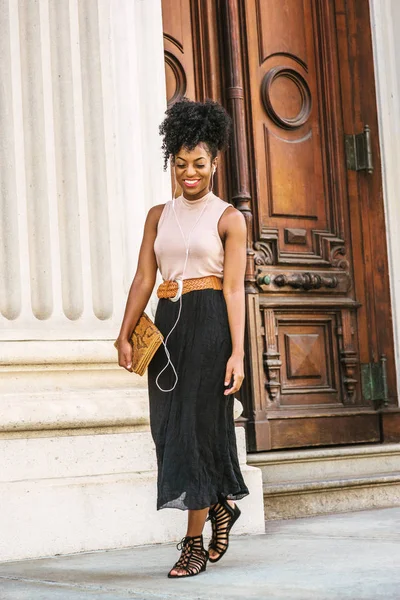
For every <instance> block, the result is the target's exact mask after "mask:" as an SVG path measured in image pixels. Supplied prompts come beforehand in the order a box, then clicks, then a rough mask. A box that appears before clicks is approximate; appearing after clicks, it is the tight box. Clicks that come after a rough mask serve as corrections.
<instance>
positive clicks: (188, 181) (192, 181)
mask: <svg viewBox="0 0 400 600" xmlns="http://www.w3.org/2000/svg"><path fill="white" fill-rule="evenodd" d="M184 181H185V185H187V186H189V187H194V186H195V185H197V184H198V183H199V181H200V179H194V180H191V179H185V180H184Z"/></svg>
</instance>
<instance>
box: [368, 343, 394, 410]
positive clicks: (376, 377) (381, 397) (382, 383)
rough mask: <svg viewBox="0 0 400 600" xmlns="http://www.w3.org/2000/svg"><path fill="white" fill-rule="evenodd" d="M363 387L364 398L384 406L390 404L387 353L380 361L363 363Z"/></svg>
mask: <svg viewBox="0 0 400 600" xmlns="http://www.w3.org/2000/svg"><path fill="white" fill-rule="evenodd" d="M361 387H362V395H363V398H364V400H369V401H370V402H376V403H377V404H378V405H379V406H384V407H386V406H387V405H388V404H389V396H388V386H387V374H386V356H385V355H382V356H381V360H380V362H377V363H366V364H362V365H361Z"/></svg>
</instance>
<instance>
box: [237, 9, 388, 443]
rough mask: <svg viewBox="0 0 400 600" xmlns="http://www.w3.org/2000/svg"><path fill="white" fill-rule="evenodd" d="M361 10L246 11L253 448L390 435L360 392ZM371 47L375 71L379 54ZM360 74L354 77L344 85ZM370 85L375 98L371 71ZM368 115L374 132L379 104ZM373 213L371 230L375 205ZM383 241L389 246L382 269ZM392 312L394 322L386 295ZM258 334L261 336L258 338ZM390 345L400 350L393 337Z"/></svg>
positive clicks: (250, 426)
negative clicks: (355, 39) (352, 164)
mask: <svg viewBox="0 0 400 600" xmlns="http://www.w3.org/2000/svg"><path fill="white" fill-rule="evenodd" d="M353 4H354V3H352V2H348V3H347V6H345V3H344V2H342V1H341V0H338V1H337V2H335V1H332V0H319V1H316V0H285V1H284V2H282V1H281V0H267V1H265V0H246V1H245V2H244V4H243V5H242V9H243V10H242V19H243V21H244V22H245V23H246V35H245V37H244V39H243V51H244V54H245V56H247V73H246V80H247V81H246V83H247V90H248V93H249V99H250V103H249V139H250V148H251V155H252V162H253V164H254V165H255V168H254V169H253V172H252V173H253V179H252V194H251V195H252V213H253V235H254V245H253V248H254V250H255V274H254V279H255V281H256V284H257V288H258V293H256V294H254V295H251V294H249V295H248V327H249V331H248V343H249V345H250V346H252V351H251V352H250V353H249V356H250V361H249V365H248V375H249V379H250V383H251V385H250V384H249V383H248V385H247V389H246V394H244V396H245V397H246V401H247V413H246V417H247V422H246V425H247V429H248V433H249V437H250V447H251V448H252V449H254V450H263V449H270V448H284V447H293V446H312V445H328V444H341V443H357V442H374V441H379V440H380V430H379V418H378V413H377V411H376V406H375V405H374V403H373V401H372V398H369V399H367V398H366V397H365V394H364V393H363V390H362V388H361V368H360V362H361V361H360V358H361V357H360V345H359V340H360V336H359V328H360V326H361V327H364V326H365V321H363V319H362V318H361V319H360V317H359V309H360V307H363V303H362V302H360V300H363V299H364V298H365V296H366V289H365V281H363V277H364V273H363V270H364V268H363V265H362V262H361V261H363V260H365V257H366V254H365V253H364V255H360V254H359V245H362V244H363V243H364V237H365V240H366V238H367V237H368V236H369V235H370V232H369V231H368V228H367V227H364V228H362V229H361V230H357V229H356V227H355V226H354V225H353V224H352V222H351V216H353V217H355V218H356V219H360V218H362V217H363V213H362V209H361V206H362V202H363V196H362V188H361V187H359V188H358V189H357V188H354V183H355V180H354V175H356V174H351V175H349V173H348V171H347V168H346V155H345V126H349V125H350V127H351V129H350V131H349V130H347V131H346V133H355V131H354V127H357V126H358V127H360V126H361V127H362V123H360V118H359V119H356V118H354V117H355V115H356V108H357V101H358V95H359V94H360V93H361V90H360V86H359V81H357V78H356V76H357V71H356V62H357V61H356V60H354V62H352V57H351V56H349V55H348V54H347V50H346V48H347V43H348V40H349V37H350V28H351V27H352V26H353V25H354V22H355V23H356V25H358V26H359V25H360V23H357V18H360V17H358V16H357V15H356V14H355V11H354V10H353V9H352V8H351V6H352V5H353ZM349 7H350V8H349ZM365 24H367V27H368V26H369V23H368V21H367V22H366V23H364V25H365ZM250 32H251V34H250ZM363 51H364V54H365V53H367V54H368V52H369V56H368V58H369V60H370V62H371V63H372V51H371V48H370V47H368V45H367V46H366V47H364V49H363ZM357 53H358V54H359V51H358V50H357V49H356V54H357ZM358 58H359V56H358ZM364 58H365V56H364ZM351 76H352V77H353V78H354V80H353V81H351V80H350V79H346V78H350V77H351ZM369 78H370V84H371V89H372V90H373V73H372V77H371V72H370V73H369ZM358 108H360V107H358ZM368 108H369V113H370V114H369V117H370V118H372V120H373V122H374V125H375V124H376V107H375V104H374V103H371V104H370V106H369V107H368ZM371 113H372V115H371ZM357 116H358V117H360V116H361V110H360V113H359V115H357ZM378 160H379V158H378ZM356 177H364V178H366V177H370V178H375V180H376V179H378V184H377V185H378V186H379V185H380V180H379V172H378V173H377V174H374V175H368V174H367V173H363V174H360V175H356ZM368 185H369V184H368ZM375 185H376V183H375ZM355 206H357V207H358V208H355ZM364 218H365V219H366V221H365V225H366V223H367V220H368V219H370V215H368V214H367V213H366V211H365V209H364ZM354 245H355V246H356V250H357V252H358V255H357V261H355V260H354V258H353V257H354V253H353V246H354ZM384 245H385V244H384V240H383V247H382V249H381V250H380V256H382V257H383V260H384V261H385V260H386V254H385V247H384ZM371 283H372V282H371ZM369 285H371V284H369ZM357 292H359V293H357ZM385 310H386V318H387V319H388V321H389V322H390V298H389V294H388V293H387V294H386V309H385ZM258 313H260V315H258ZM382 316H383V315H382ZM255 327H261V332H262V334H261V336H260V335H259V334H257V333H256V332H255V331H254V328H255ZM378 346H379V344H378V345H376V347H375V348H372V346H371V347H370V351H369V352H365V349H364V351H363V352H364V356H365V357H366V358H367V360H365V358H364V356H363V358H364V361H365V362H369V360H371V359H369V360H368V357H369V356H371V355H374V354H375V360H377V357H376V354H377V352H376V351H377V350H378V351H379V348H378ZM380 348H381V353H382V352H383V351H385V352H387V353H389V354H390V355H391V353H392V341H391V338H390V336H389V337H388V338H387V340H385V341H384V343H382V344H381V345H380ZM260 355H262V357H263V358H262V367H263V371H261V369H260V360H259V357H260ZM260 378H261V379H262V382H260V381H259V379H260Z"/></svg>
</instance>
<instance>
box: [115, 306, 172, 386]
mask: <svg viewBox="0 0 400 600" xmlns="http://www.w3.org/2000/svg"><path fill="white" fill-rule="evenodd" d="M163 339H164V338H163V335H162V333H161V331H160V330H159V329H158V328H157V327H156V326H155V325H154V323H153V321H152V320H151V319H150V318H149V317H148V316H147V315H146V313H145V312H144V313H143V314H142V316H141V317H140V319H139V321H138V322H137V325H136V327H135V329H134V331H133V333H132V336H131V344H132V369H133V372H134V373H137V374H138V375H143V374H144V373H145V371H146V369H147V367H148V366H149V363H150V361H151V359H152V358H153V356H154V354H155V353H156V352H157V350H158V348H159V347H160V346H161V344H162V342H163ZM114 346H115V347H116V348H117V349H118V345H117V342H114Z"/></svg>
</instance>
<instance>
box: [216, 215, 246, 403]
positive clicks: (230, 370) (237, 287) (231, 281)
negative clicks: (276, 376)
mask: <svg viewBox="0 0 400 600" xmlns="http://www.w3.org/2000/svg"><path fill="white" fill-rule="evenodd" d="M220 224H221V228H223V230H224V233H225V235H224V237H225V258H224V281H223V293H224V298H225V302H226V307H227V310H228V320H229V329H230V333H231V339H232V354H231V356H230V358H229V360H228V362H227V365H226V374H225V386H227V385H229V384H230V382H231V379H232V377H233V384H232V386H231V387H230V388H228V389H226V390H225V391H224V394H225V395H226V396H228V395H229V394H234V393H235V392H237V391H238V390H239V389H240V387H241V385H242V382H243V379H244V365H243V361H244V327H245V294H244V277H245V271H246V235H247V230H246V221H245V219H244V216H243V215H242V213H241V212H239V211H238V210H236V209H234V210H232V209H226V211H225V212H224V214H223V215H222V219H221V221H220Z"/></svg>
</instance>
